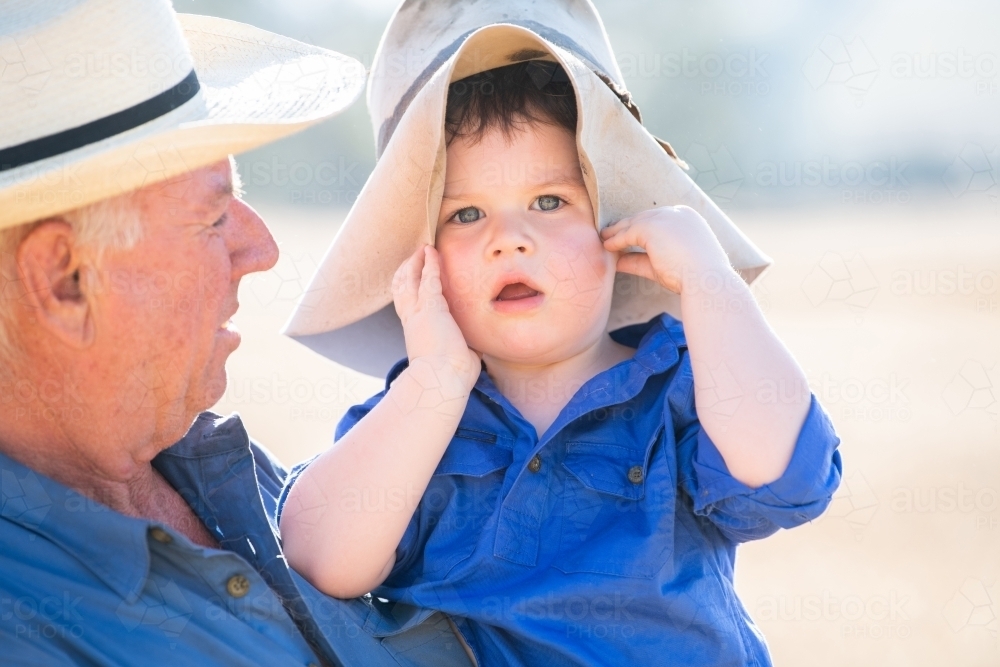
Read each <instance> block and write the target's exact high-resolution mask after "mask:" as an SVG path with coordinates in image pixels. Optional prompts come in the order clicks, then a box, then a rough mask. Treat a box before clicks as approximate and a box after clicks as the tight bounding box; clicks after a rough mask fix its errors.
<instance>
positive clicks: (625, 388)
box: [475, 313, 687, 442]
mask: <svg viewBox="0 0 1000 667" xmlns="http://www.w3.org/2000/svg"><path fill="white" fill-rule="evenodd" d="M610 335H611V338H612V340H614V341H615V342H617V343H620V344H622V345H627V346H629V347H634V348H635V349H636V350H635V354H634V355H633V356H632V358H631V359H627V360H625V361H623V362H621V363H619V364H617V365H615V366H613V367H612V368H609V369H608V370H606V371H604V372H603V373H599V374H598V375H596V376H594V377H592V378H591V379H590V380H588V381H587V382H586V383H585V384H584V385H583V386H582V387H580V389H579V391H577V393H576V394H575V395H574V396H573V398H572V399H570V402H569V403H568V404H567V405H566V407H565V408H563V410H562V412H561V413H560V415H559V417H558V418H557V419H556V421H555V422H553V424H552V425H551V426H550V427H549V429H548V431H546V432H545V433H544V434H540V435H541V437H540V438H539V442H542V441H544V440H547V439H548V436H549V435H551V434H553V433H558V432H559V431H560V430H561V429H562V428H563V427H564V426H565V425H566V424H568V423H569V422H571V421H573V420H574V419H576V418H577V417H580V416H581V415H582V414H585V413H586V412H589V411H592V410H597V409H600V408H602V407H607V406H609V405H615V404H618V403H623V402H625V401H627V400H629V399H631V398H633V397H635V396H636V395H638V394H639V392H640V391H642V388H643V387H644V386H645V384H646V380H648V379H649V378H650V377H651V376H653V375H657V374H659V373H664V372H666V371H668V370H670V369H671V368H672V367H673V366H674V365H675V364H676V363H677V361H678V360H679V359H680V350H681V349H682V348H686V347H687V342H686V340H685V338H684V328H683V326H682V325H681V323H680V321H678V320H677V319H675V318H674V317H672V316H670V315H668V314H667V313H663V314H661V315H657V316H656V317H654V318H653V319H651V320H649V321H648V322H642V323H640V324H633V325H630V326H627V327H622V328H621V329H616V330H614V331H612V332H611V334H610ZM475 389H476V391H478V392H479V393H480V394H482V395H483V396H485V397H486V398H487V399H489V400H490V401H492V402H494V403H497V404H499V405H501V406H504V407H505V408H506V409H507V410H508V411H512V412H514V413H515V414H516V409H515V408H514V407H513V406H512V405H511V404H510V402H509V401H508V400H507V398H506V397H504V396H503V394H501V393H500V390H499V389H497V387H496V385H495V384H494V383H493V380H492V379H490V376H489V375H487V373H486V369H485V368H484V369H483V371H482V373H480V375H479V379H478V380H477V381H476V386H475Z"/></svg>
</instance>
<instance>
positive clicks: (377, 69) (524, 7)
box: [368, 0, 625, 156]
mask: <svg viewBox="0 0 1000 667" xmlns="http://www.w3.org/2000/svg"><path fill="white" fill-rule="evenodd" d="M496 24H511V25H518V26H521V27H524V28H528V29H529V30H531V31H532V32H534V33H536V34H538V35H541V36H542V37H544V38H545V39H546V40H548V41H549V42H551V43H553V44H555V45H557V46H559V47H561V48H563V49H566V50H567V51H569V52H570V53H572V54H574V55H575V56H577V57H578V58H580V60H582V61H583V62H584V63H586V64H587V65H588V67H590V68H591V69H592V70H594V71H595V72H597V73H599V74H600V75H602V78H605V79H607V80H608V82H609V83H611V84H613V85H614V86H615V87H616V88H618V91H619V92H621V93H624V92H625V83H624V80H623V78H622V75H621V71H620V70H619V68H618V64H617V62H616V60H615V57H614V52H613V51H612V50H611V43H610V41H609V40H608V36H607V32H606V31H605V30H604V24H603V23H602V22H601V17H600V15H599V14H598V13H597V10H596V9H595V8H594V5H593V3H592V2H591V0H462V1H461V2H456V1H455V0H403V2H402V4H400V5H399V7H398V8H397V9H396V11H395V13H394V14H393V16H392V18H391V19H389V25H388V26H387V27H386V30H385V33H384V34H383V35H382V41H381V42H380V43H379V47H378V51H377V52H376V53H375V59H374V61H373V63H372V75H371V77H370V78H369V80H368V86H369V87H368V109H369V113H370V114H371V117H372V125H373V126H374V130H375V146H376V150H377V152H378V155H379V156H381V154H382V152H383V151H384V150H385V147H386V146H387V145H388V143H389V139H390V137H391V136H392V133H393V132H394V131H395V128H396V125H397V124H398V123H399V120H400V118H402V115H403V113H405V111H406V108H407V107H408V106H409V103H410V102H411V101H412V100H413V98H414V97H416V95H417V93H419V92H420V89H421V88H423V86H424V84H426V83H427V81H429V80H430V78H431V76H432V75H433V74H434V72H435V71H437V70H438V69H439V68H440V67H441V66H442V65H443V64H444V63H445V62H446V61H447V60H448V58H450V57H451V56H452V55H453V54H454V53H455V52H456V51H458V49H459V48H460V47H461V46H462V44H463V42H464V41H465V38H466V37H467V36H468V35H469V34H470V33H472V32H474V31H475V30H478V29H479V28H483V27H485V26H489V25H496ZM491 66H492V65H491ZM484 69H490V66H484V67H482V69H479V70H478V71H482V70H484ZM475 73H477V72H476V71H472V72H467V73H466V75H471V74H475Z"/></svg>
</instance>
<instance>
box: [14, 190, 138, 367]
mask: <svg viewBox="0 0 1000 667" xmlns="http://www.w3.org/2000/svg"><path fill="white" fill-rule="evenodd" d="M53 219H62V220H65V221H66V222H68V223H69V225H70V227H72V229H73V234H74V236H75V237H76V244H75V248H76V249H77V250H78V251H82V252H84V253H86V254H87V255H88V256H89V257H91V258H92V263H93V266H94V268H97V267H99V265H100V262H101V259H102V257H103V256H104V253H105V252H107V251H109V250H128V249H129V248H132V247H134V246H135V244H136V243H138V242H139V239H140V238H141V237H142V218H141V215H140V212H139V207H138V206H137V205H136V203H135V199H134V197H133V195H132V193H129V194H126V195H121V196H119V197H113V198H111V199H104V200H102V201H99V202H96V203H94V204H90V205H89V206H84V207H82V208H78V209H76V210H73V211H69V212H67V213H62V214H60V215H58V216H52V217H49V218H46V219H45V220H53ZM42 222H44V220H36V221H35V222H29V223H26V224H23V225H18V226H16V227H11V228H9V229H0V358H3V359H4V360H6V361H9V360H10V359H11V357H12V356H13V355H14V354H15V353H16V350H17V341H16V340H15V339H14V337H13V336H12V335H11V334H12V332H11V321H12V317H11V315H12V312H11V309H10V308H8V307H7V304H6V303H4V301H6V300H7V299H12V298H16V296H14V294H16V293H17V290H16V286H15V289H14V290H9V291H8V287H7V283H8V282H9V281H11V282H12V281H16V280H17V261H16V256H17V249H18V248H19V247H20V245H21V242H22V241H24V239H25V238H27V236H28V235H29V234H30V233H31V232H32V230H34V229H35V228H36V227H37V226H38V225H39V224H40V223H42Z"/></svg>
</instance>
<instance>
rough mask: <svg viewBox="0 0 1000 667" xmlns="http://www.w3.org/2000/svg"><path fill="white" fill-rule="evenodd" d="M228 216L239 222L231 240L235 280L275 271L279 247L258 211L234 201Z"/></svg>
mask: <svg viewBox="0 0 1000 667" xmlns="http://www.w3.org/2000/svg"><path fill="white" fill-rule="evenodd" d="M229 215H230V216H231V217H232V220H233V222H235V223H236V224H234V225H233V226H232V231H233V234H232V235H231V237H230V239H229V245H230V253H229V254H230V263H231V265H232V269H233V279H234V280H238V279H240V278H242V277H243V276H245V275H247V274H248V273H256V272H258V271H267V270H268V269H270V268H272V267H273V266H274V265H275V264H276V263H277V262H278V244H277V243H275V241H274V237H273V236H271V232H270V230H269V229H268V228H267V225H265V224H264V220H263V219H262V218H261V217H260V216H259V215H258V214H257V211H255V210H253V208H251V207H250V206H249V205H248V204H247V203H246V202H244V201H241V200H239V199H235V198H234V199H233V201H232V203H231V204H230V205H229Z"/></svg>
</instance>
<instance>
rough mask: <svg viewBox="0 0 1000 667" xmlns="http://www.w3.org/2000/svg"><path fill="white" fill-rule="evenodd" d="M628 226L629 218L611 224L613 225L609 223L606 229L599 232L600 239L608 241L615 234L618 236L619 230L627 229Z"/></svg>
mask: <svg viewBox="0 0 1000 667" xmlns="http://www.w3.org/2000/svg"><path fill="white" fill-rule="evenodd" d="M629 224H630V219H629V218H622V219H621V220H619V221H618V222H613V223H611V224H610V225H608V226H607V227H605V228H604V229H602V230H601V238H602V239H609V238H611V237H612V236H614V235H615V234H618V233H619V232H621V230H623V229H625V228H626V227H628V226H629Z"/></svg>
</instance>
